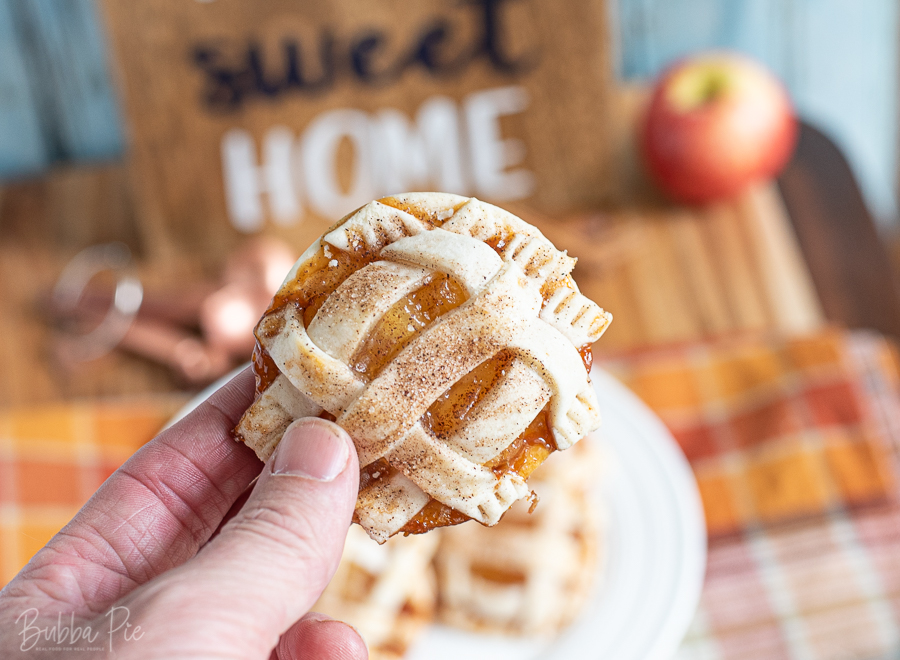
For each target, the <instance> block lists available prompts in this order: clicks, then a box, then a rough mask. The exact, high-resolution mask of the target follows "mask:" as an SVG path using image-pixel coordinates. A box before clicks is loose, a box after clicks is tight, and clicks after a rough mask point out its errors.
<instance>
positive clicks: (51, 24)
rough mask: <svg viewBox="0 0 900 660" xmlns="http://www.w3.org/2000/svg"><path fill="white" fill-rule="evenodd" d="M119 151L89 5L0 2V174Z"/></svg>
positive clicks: (63, 0) (116, 119)
mask: <svg viewBox="0 0 900 660" xmlns="http://www.w3.org/2000/svg"><path fill="white" fill-rule="evenodd" d="M122 149H123V142H122V128H121V120H120V116H119V111H118V107H117V103H116V100H115V95H114V93H113V91H112V85H111V83H110V76H109V70H108V67H107V62H106V45H105V38H104V35H103V30H102V29H101V25H100V22H99V21H98V20H97V13H96V8H95V6H94V2H93V0H0V177H7V178H8V177H13V176H22V175H27V174H33V173H36V172H40V171H41V170H43V169H44V168H46V167H47V166H48V165H50V164H52V163H55V162H60V161H69V160H100V159H107V158H113V157H117V156H119V155H121V153H122Z"/></svg>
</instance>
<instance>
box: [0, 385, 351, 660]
mask: <svg viewBox="0 0 900 660" xmlns="http://www.w3.org/2000/svg"><path fill="white" fill-rule="evenodd" d="M253 393H254V383H253V374H252V372H251V371H250V370H249V369H248V370H245V371H244V372H242V373H241V374H240V375H238V376H236V377H235V378H234V379H233V380H232V381H231V382H230V383H228V384H227V385H225V386H224V387H223V388H222V389H220V390H219V391H218V392H216V393H215V394H214V395H213V396H211V397H210V398H209V399H208V400H207V401H206V402H204V403H203V404H201V405H200V406H199V407H198V408H197V409H196V410H195V411H193V412H192V413H191V414H190V415H188V416H187V417H185V418H184V419H183V420H182V421H180V422H178V423H177V424H175V425H174V426H172V427H171V428H170V429H168V430H166V431H164V432H162V433H161V434H160V435H159V436H157V437H156V438H154V439H153V440H152V441H150V442H149V443H148V444H146V445H145V446H144V447H142V448H141V449H140V450H139V451H138V452H137V453H135V454H134V456H132V457H131V458H130V459H129V460H128V461H127V462H126V463H125V464H124V465H123V466H122V467H121V468H119V469H118V470H117V471H116V472H115V473H114V474H113V475H112V476H111V477H110V478H109V479H108V480H107V481H106V482H105V483H104V484H103V485H102V486H101V487H100V489H99V490H98V491H97V492H96V493H95V494H94V496H93V497H92V498H91V499H90V501H89V502H88V503H87V504H86V505H85V506H84V508H83V509H82V510H81V511H79V512H78V514H77V515H76V516H75V518H73V519H72V521H71V522H70V523H69V524H68V525H66V526H65V527H64V528H63V529H62V530H61V531H60V532H59V533H58V534H57V535H56V536H54V537H53V538H52V539H51V540H50V542H49V543H47V545H46V546H45V547H44V548H42V549H41V550H40V551H39V552H38V553H37V554H36V555H35V556H34V558H32V560H31V561H30V562H29V563H28V565H27V566H25V568H23V569H22V571H21V572H20V573H19V574H18V575H17V576H16V577H15V578H14V579H13V580H12V581H11V582H10V583H9V584H8V585H7V586H6V587H5V588H4V589H3V590H2V591H0V648H3V649H8V650H9V651H12V650H13V649H24V648H26V646H27V645H28V644H31V648H30V649H29V650H28V652H27V653H23V654H22V656H23V657H32V658H42V657H52V658H59V657H60V654H59V651H58V650H57V651H54V650H50V649H51V648H52V647H54V645H56V646H63V644H60V643H58V640H59V638H60V637H61V636H63V635H68V637H67V638H66V640H65V641H66V643H67V644H69V643H70V642H71V637H72V634H73V631H74V632H75V633H82V634H83V633H84V632H85V630H86V627H87V626H90V627H91V633H88V634H89V635H90V634H94V635H95V637H94V639H95V641H94V642H93V643H90V644H88V643H85V642H84V640H82V641H81V642H80V643H79V644H70V646H69V647H68V648H71V649H72V650H74V649H75V648H78V646H79V645H80V646H90V647H92V648H96V649H98V650H94V651H79V652H78V657H80V658H91V657H97V658H100V657H104V658H108V657H110V650H112V651H113V653H114V655H113V656H112V657H116V658H125V659H126V660H138V659H141V660H143V659H148V658H166V659H167V660H171V659H172V658H185V657H190V658H210V659H213V658H216V659H219V658H241V659H242V660H245V659H253V658H259V659H261V660H262V659H266V658H276V659H281V660H299V659H301V658H303V659H307V658H310V659H314V658H315V659H317V658H329V659H336V660H357V659H360V660H362V659H365V658H367V657H368V654H367V651H366V648H365V644H364V643H363V641H362V639H361V638H360V637H359V635H358V634H357V633H356V632H355V631H354V630H353V629H352V628H351V627H350V626H347V625H346V624H343V623H340V622H338V621H333V620H331V619H329V618H328V617H325V616H323V615H320V614H315V613H310V612H309V609H310V607H312V605H313V603H314V602H315V601H316V599H317V598H318V597H319V595H320V594H321V592H322V590H323V589H324V588H325V585H326V584H327V583H328V581H329V580H330V579H331V576H332V575H333V573H334V571H335V569H336V568H337V564H338V562H339V560H340V555H341V550H342V548H343V544H344V539H345V537H346V534H347V529H348V527H349V525H350V519H351V516H352V513H353V507H354V503H355V501H356V493H357V487H358V477H359V466H358V463H357V459H356V452H355V451H354V449H353V445H352V442H351V440H350V438H349V437H348V436H347V434H346V433H345V432H344V431H343V430H342V429H340V427H338V426H337V425H335V424H333V423H331V422H328V421H326V420H322V419H308V420H298V421H297V422H294V424H292V425H291V427H289V429H288V430H287V431H286V432H285V435H284V438H283V440H282V442H281V444H280V445H279V446H278V448H277V450H276V451H275V453H274V454H273V456H272V457H271V458H270V459H269V461H268V462H267V463H266V464H265V465H263V464H262V463H260V462H259V460H258V459H257V458H256V456H255V455H254V453H253V452H252V451H251V450H250V449H248V448H247V447H246V446H244V445H243V444H241V443H238V442H235V441H234V439H233V438H232V437H231V435H230V431H231V429H232V428H233V427H234V425H235V423H236V422H237V420H238V418H239V417H240V415H241V414H242V413H243V411H244V410H245V409H246V408H247V406H248V405H249V404H250V402H251V401H252V399H253ZM257 477H258V480H256V479H257ZM254 480H256V481H255V482H254ZM114 608H116V609H114ZM26 612H27V613H29V614H24V615H23V613H26ZM111 612H112V614H111ZM60 615H61V616H60ZM126 619H127V623H126ZM29 621H30V623H29ZM138 626H139V628H138ZM66 627H68V631H65V630H62V629H63V628H66ZM114 628H116V630H115V631H114V632H113V633H112V634H111V633H110V631H111V630H112V629H114ZM39 631H44V632H43V633H41V632H39ZM47 635H55V637H53V639H51V640H50V641H47V639H46V636H47ZM110 646H112V649H110V648H109V647H110ZM41 649H43V650H41Z"/></svg>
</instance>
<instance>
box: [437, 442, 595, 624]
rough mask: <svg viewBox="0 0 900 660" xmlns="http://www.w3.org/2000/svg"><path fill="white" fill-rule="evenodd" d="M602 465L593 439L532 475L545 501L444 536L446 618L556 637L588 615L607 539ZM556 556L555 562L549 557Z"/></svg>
mask: <svg viewBox="0 0 900 660" xmlns="http://www.w3.org/2000/svg"><path fill="white" fill-rule="evenodd" d="M602 472H603V465H602V462H601V460H600V456H599V454H598V452H597V450H596V449H595V448H594V447H592V446H591V440H590V439H588V440H585V441H584V442H580V443H578V445H577V446H575V447H573V448H572V450H571V451H567V452H565V453H564V454H563V455H561V456H559V457H555V458H554V459H553V460H551V461H549V463H548V465H547V467H545V468H543V469H541V470H540V471H539V472H538V473H537V474H535V476H534V477H533V478H532V481H533V482H534V486H535V491H536V492H537V495H538V496H539V497H540V505H539V506H538V507H536V508H535V510H534V511H533V512H531V511H530V508H529V502H528V501H519V502H516V503H515V504H514V505H513V506H512V507H511V508H510V510H509V511H508V512H507V514H506V515H505V516H504V517H503V520H502V521H501V522H500V524H498V525H497V526H496V527H495V528H492V529H486V528H484V527H480V526H478V525H461V526H460V527H456V528H453V529H447V530H445V531H444V532H443V533H442V534H441V535H440V545H439V546H438V554H437V558H436V561H435V563H436V565H437V571H438V593H439V595H440V598H439V606H438V616H439V619H440V621H442V622H443V623H445V624H447V625H451V626H456V627H460V628H465V629H470V630H476V631H479V632H489V633H504V634H514V635H550V634H555V633H558V632H560V631H561V630H562V629H563V628H564V627H565V626H567V625H569V624H570V623H571V622H572V621H573V620H574V619H575V618H576V617H577V616H578V614H579V613H580V612H581V610H582V608H583V607H584V605H585V603H586V602H587V600H588V597H589V596H590V593H591V590H592V588H593V586H594V583H595V581H596V574H597V569H598V567H599V563H600V562H599V548H600V545H601V544H600V539H601V532H602V530H601V528H600V524H599V521H600V520H601V516H600V512H599V511H598V510H597V506H596V504H595V499H596V497H597V494H596V493H595V492H594V489H595V488H596V486H597V481H598V475H599V474H601V473H602ZM548 558H552V559H548Z"/></svg>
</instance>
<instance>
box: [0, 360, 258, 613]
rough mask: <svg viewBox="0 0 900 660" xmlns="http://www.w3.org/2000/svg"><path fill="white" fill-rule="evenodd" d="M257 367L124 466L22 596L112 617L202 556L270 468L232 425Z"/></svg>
mask: <svg viewBox="0 0 900 660" xmlns="http://www.w3.org/2000/svg"><path fill="white" fill-rule="evenodd" d="M253 392H254V386H253V374H252V372H251V371H250V370H249V369H248V370H245V371H243V372H241V373H240V374H239V375H238V376H236V377H235V378H234V379H232V380H231V381H230V382H229V383H228V384H227V385H225V386H224V387H222V388H221V389H220V390H218V391H217V392H216V393H215V394H213V395H212V396H211V397H210V398H209V399H208V400H207V401H205V402H204V403H202V404H201V405H200V406H199V407H198V408H197V409H196V410H194V411H193V412H192V413H190V414H189V415H188V416H186V417H185V418H184V419H183V420H181V421H180V422H179V423H177V424H176V425H174V426H173V427H172V428H170V429H168V430H166V431H164V432H163V433H161V434H160V435H159V436H158V437H156V438H154V439H153V440H151V441H150V442H149V443H147V444H146V445H145V446H144V447H142V448H141V449H140V450H139V451H138V452H137V453H135V455H134V456H132V457H131V458H130V459H129V460H128V461H127V462H126V463H125V465H123V466H122V467H121V468H119V470H117V471H116V472H115V473H114V474H113V475H112V476H111V477H110V478H109V479H108V480H107V481H106V483H104V484H103V486H101V487H100V489H99V490H98V491H97V492H96V493H95V494H94V496H93V497H92V498H91V499H90V501H89V502H88V503H87V504H86V505H85V506H84V508H83V509H82V510H81V511H80V512H79V513H78V514H77V515H76V516H75V518H74V519H73V520H72V521H71V522H70V523H69V524H68V525H66V527H64V528H63V530H62V531H61V532H60V533H59V534H57V535H56V536H55V537H54V538H53V539H52V540H51V541H50V543H48V545H47V547H45V548H44V549H43V550H41V551H40V552H39V553H38V554H37V555H36V556H35V557H34V558H33V559H32V561H31V562H30V563H29V564H28V566H26V568H25V569H24V570H23V571H22V573H21V574H20V575H19V577H18V578H17V581H18V582H19V584H18V585H17V587H15V588H17V589H21V591H19V592H18V593H20V595H29V594H31V595H33V596H34V597H35V598H36V599H38V600H41V599H43V600H44V601H45V602H46V600H50V601H57V602H63V603H65V604H67V606H68V610H74V611H75V612H83V611H85V610H87V611H90V612H99V611H103V610H104V609H105V608H106V607H108V605H109V604H111V603H113V602H115V601H116V600H118V599H120V598H121V597H122V596H124V595H125V594H126V593H128V592H130V591H131V590H132V589H134V588H135V586H137V585H140V584H143V583H145V582H147V581H149V580H150V579H152V578H153V577H155V576H157V575H159V574H161V573H163V572H164V571H166V570H169V569H171V568H172V567H174V566H178V565H180V564H182V563H184V562H185V561H187V560H188V559H189V558H190V557H192V556H194V555H195V554H196V552H197V550H198V549H199V548H200V546H201V545H202V544H203V543H205V542H206V541H207V540H208V539H209V537H210V536H211V534H212V533H213V531H214V530H215V529H216V528H217V527H218V525H219V523H220V522H221V520H222V518H223V517H224V516H225V514H226V513H227V512H228V510H229V508H230V507H231V506H232V505H233V504H234V502H235V500H236V499H237V498H238V497H239V496H240V494H241V493H242V491H243V490H244V489H245V488H246V487H247V486H248V484H250V482H251V481H252V480H253V479H254V477H255V476H256V475H257V474H258V473H259V471H260V469H261V468H262V463H260V462H259V461H258V460H257V459H256V457H255V456H254V454H253V452H252V451H251V450H249V449H248V448H247V447H246V446H244V445H243V444H241V443H238V442H235V441H234V439H233V438H232V436H231V429H232V428H233V427H234V425H235V424H236V422H237V420H238V419H239V418H240V415H241V414H242V413H243V411H244V410H245V409H246V408H247V406H248V405H249V403H250V401H251V400H252V397H253Z"/></svg>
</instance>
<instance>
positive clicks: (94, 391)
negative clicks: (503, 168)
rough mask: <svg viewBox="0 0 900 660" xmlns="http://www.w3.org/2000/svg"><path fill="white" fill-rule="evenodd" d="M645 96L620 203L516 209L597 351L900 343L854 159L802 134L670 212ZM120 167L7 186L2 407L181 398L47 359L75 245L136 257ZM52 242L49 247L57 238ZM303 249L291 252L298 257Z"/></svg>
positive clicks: (1, 281) (898, 300)
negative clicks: (593, 312)
mask: <svg viewBox="0 0 900 660" xmlns="http://www.w3.org/2000/svg"><path fill="white" fill-rule="evenodd" d="M641 99H642V95H641V94H640V93H637V94H635V93H628V94H623V100H622V105H623V108H624V109H623V112H622V113H621V115H622V118H623V119H622V123H621V125H620V126H616V127H613V130H614V131H615V132H616V135H617V136H618V139H619V140H620V142H621V144H620V145H619V149H620V151H621V155H622V157H621V159H620V167H619V176H620V177H621V181H620V182H618V185H619V188H620V189H621V196H620V199H617V200H616V203H615V204H614V205H612V206H611V207H610V208H608V209H605V210H598V211H594V212H589V213H582V214H579V215H575V216H571V217H566V218H553V219H550V218H546V217H541V216H538V215H537V214H535V213H533V212H531V211H530V210H529V209H527V208H520V207H513V208H512V210H514V211H515V212H518V213H520V214H521V215H522V216H523V217H525V218H526V219H528V220H531V221H533V222H535V223H536V224H538V225H539V226H540V227H541V229H542V230H543V231H544V232H545V233H546V234H547V236H548V237H549V238H550V239H551V240H553V241H554V242H555V243H556V244H557V245H558V246H560V247H562V248H566V249H568V250H569V251H570V253H571V254H573V255H575V256H577V257H579V264H578V266H577V267H576V271H575V275H576V278H577V279H578V282H579V285H580V286H581V287H582V289H583V290H584V291H585V293H587V294H588V295H589V296H591V297H592V298H594V299H595V300H596V301H597V302H598V303H599V304H600V305H602V306H604V307H606V308H607V309H609V310H610V311H611V312H612V313H613V315H614V317H615V320H614V322H613V324H612V326H611V328H610V330H609V331H608V333H607V335H606V336H604V337H603V338H602V339H601V340H600V342H599V343H598V344H597V345H596V347H595V351H596V352H597V353H599V354H602V353H603V352H618V351H622V350H633V349H637V348H640V347H641V346H646V345H648V344H660V343H667V342H684V341H693V340H697V339H705V338H711V337H715V336H719V335H723V334H734V333H741V332H758V331H763V332H778V333H803V332H806V331H809V330H813V329H815V328H817V327H820V326H821V325H823V324H824V323H828V322H830V323H836V324H841V325H847V326H851V327H872V328H876V329H878V330H881V331H882V332H885V333H887V334H890V335H892V336H895V337H900V286H898V285H897V280H896V278H895V276H894V273H893V271H892V267H891V263H890V260H889V258H888V256H887V254H886V252H885V250H884V248H883V247H882V245H881V243H880V242H879V239H878V235H877V233H876V230H875V226H874V224H873V222H872V219H871V217H870V216H869V215H868V213H867V212H866V210H865V207H864V205H863V204H862V198H861V196H860V195H859V190H858V188H857V186H856V183H855V181H854V180H853V177H852V175H851V174H850V171H849V168H847V166H846V162H845V161H844V160H843V158H842V156H841V155H840V154H839V153H838V152H837V150H836V149H835V148H834V147H833V145H831V143H830V142H828V141H827V139H825V138H824V137H823V136H821V134H819V133H818V132H816V131H815V130H814V129H811V128H807V127H805V128H804V130H803V132H802V137H801V140H800V144H799V147H798V150H797V154H796V156H795V158H794V160H793V161H792V163H791V164H790V165H789V167H788V168H787V169H786V171H785V172H784V173H783V175H782V177H781V178H780V180H779V181H778V185H777V186H776V185H774V184H769V185H762V186H757V187H755V188H754V189H752V190H750V191H748V192H747V193H746V194H744V195H743V196H741V197H740V198H738V199H734V200H731V201H729V202H727V203H721V204H717V205H714V206H710V207H706V208H688V207H680V206H675V205H672V204H668V203H666V202H665V201H664V200H662V199H660V198H659V196H658V195H657V194H656V193H655V192H654V191H653V190H652V187H650V186H649V184H648V183H647V182H646V180H644V179H643V176H642V175H641V172H640V168H639V166H638V165H637V162H636V159H635V157H634V147H633V135H634V121H635V118H636V117H637V116H638V115H639V108H640V103H641ZM126 167H127V165H109V166H105V167H99V168H97V167H95V168H90V169H80V170H63V171H57V172H54V173H52V174H51V175H49V176H47V177H44V178H42V179H40V180H33V181H29V182H23V183H16V184H11V185H8V186H6V187H5V188H2V189H0V337H2V338H3V341H2V342H0V407H5V406H11V405H27V404H30V403H38V402H46V401H52V400H59V399H70V398H78V397H95V396H123V395H129V394H134V393H143V392H168V391H172V390H175V389H185V386H184V384H183V383H180V382H179V381H178V380H177V379H176V378H175V377H174V376H173V375H171V374H170V373H169V372H168V371H167V370H166V369H164V368H163V367H161V366H159V365H156V364H153V363H152V362H149V361H147V360H144V359H141V358H138V357H135V356H132V355H128V354H125V353H122V352H114V353H112V354H110V355H108V356H106V357H104V358H101V359H99V360H96V361H94V362H91V363H86V364H83V365H81V366H79V367H78V368H77V369H74V370H67V369H64V368H62V367H61V366H60V365H59V363H58V362H56V361H55V360H54V358H53V357H52V354H53V351H52V343H53V335H52V333H51V331H50V329H49V326H48V325H47V323H46V320H45V318H44V317H43V314H42V310H41V309H40V305H39V304H38V300H39V299H40V296H41V295H42V294H46V292H47V291H48V290H49V288H50V287H51V286H52V285H53V283H54V282H55V280H56V278H57V277H58V276H59V273H60V272H61V270H62V267H63V266H64V265H65V263H67V262H68V260H69V259H71V258H72V256H73V255H74V254H75V253H77V252H78V251H79V250H80V249H82V248H84V247H86V246H88V245H92V244H95V243H100V242H106V241H110V240H121V241H124V242H126V243H127V244H128V245H129V246H130V247H131V248H132V250H133V251H134V252H135V253H136V254H137V256H138V258H139V259H140V257H141V254H142V246H141V235H142V233H141V232H140V231H139V230H138V229H139V228H138V227H136V226H135V220H134V217H135V214H134V212H133V205H132V203H131V197H130V194H129V183H128V176H127V170H126ZM48 237H52V238H49V239H48ZM300 247H304V246H298V248H300ZM211 275H213V273H209V272H202V271H201V270H200V269H199V267H198V266H197V265H196V264H194V263H192V261H191V259H190V255H182V256H180V257H171V258H168V259H167V260H166V261H165V263H158V262H155V263H147V262H142V263H141V268H140V276H141V278H142V280H143V281H144V283H145V286H146V287H148V288H161V287H167V286H169V287H171V286H173V285H174V286H179V285H180V284H182V283H184V282H187V281H192V280H196V279H197V278H200V277H204V276H205V277H208V276H211Z"/></svg>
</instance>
